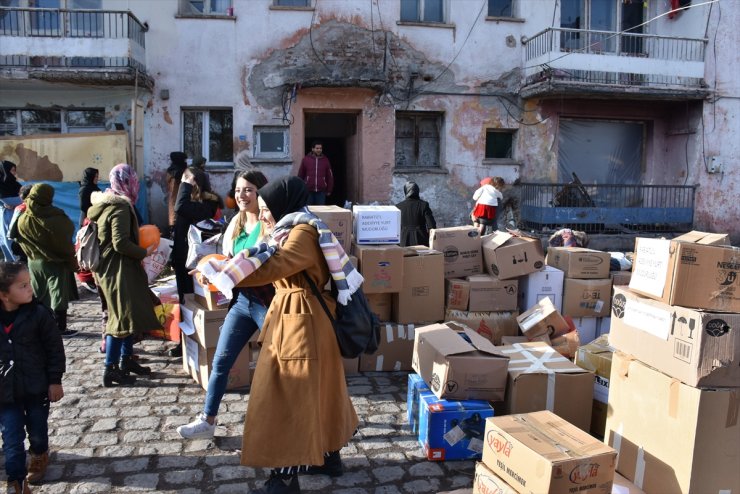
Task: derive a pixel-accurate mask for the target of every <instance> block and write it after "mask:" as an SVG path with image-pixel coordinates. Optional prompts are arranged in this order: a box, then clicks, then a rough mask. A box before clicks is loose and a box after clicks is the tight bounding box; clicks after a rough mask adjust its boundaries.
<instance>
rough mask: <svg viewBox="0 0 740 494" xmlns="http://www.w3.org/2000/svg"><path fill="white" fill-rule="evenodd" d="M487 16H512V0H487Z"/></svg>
mask: <svg viewBox="0 0 740 494" xmlns="http://www.w3.org/2000/svg"><path fill="white" fill-rule="evenodd" d="M488 16H489V17H514V0H488Z"/></svg>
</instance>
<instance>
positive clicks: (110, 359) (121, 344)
mask: <svg viewBox="0 0 740 494" xmlns="http://www.w3.org/2000/svg"><path fill="white" fill-rule="evenodd" d="M133 354H134V337H133V336H127V337H125V338H116V337H115V336H111V335H109V334H108V335H105V365H106V366H108V365H111V364H118V362H120V361H121V356H123V355H133Z"/></svg>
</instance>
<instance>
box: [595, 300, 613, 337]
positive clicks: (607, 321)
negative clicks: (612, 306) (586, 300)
mask: <svg viewBox="0 0 740 494" xmlns="http://www.w3.org/2000/svg"><path fill="white" fill-rule="evenodd" d="M612 299H613V297H612ZM596 320H597V321H598V323H597V324H598V325H597V327H596V328H597V329H596V335H597V336H601V335H603V334H609V330H610V329H611V327H612V318H611V316H609V317H598V318H596Z"/></svg>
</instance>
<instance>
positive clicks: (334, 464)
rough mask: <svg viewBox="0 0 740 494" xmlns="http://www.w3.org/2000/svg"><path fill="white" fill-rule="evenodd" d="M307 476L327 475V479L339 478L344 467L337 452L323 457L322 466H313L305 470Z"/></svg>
mask: <svg viewBox="0 0 740 494" xmlns="http://www.w3.org/2000/svg"><path fill="white" fill-rule="evenodd" d="M306 473H307V474H308V475H328V476H329V477H341V476H342V475H343V474H344V465H342V457H341V456H339V451H332V452H331V453H329V454H328V455H326V456H324V464H323V465H314V466H311V467H308V470H306Z"/></svg>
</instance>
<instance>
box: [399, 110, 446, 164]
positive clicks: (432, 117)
mask: <svg viewBox="0 0 740 494" xmlns="http://www.w3.org/2000/svg"><path fill="white" fill-rule="evenodd" d="M442 119H443V114H441V113H434V112H396V168H439V167H440V156H439V155H440V135H441V129H442Z"/></svg>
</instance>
